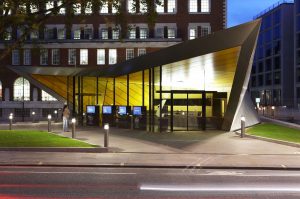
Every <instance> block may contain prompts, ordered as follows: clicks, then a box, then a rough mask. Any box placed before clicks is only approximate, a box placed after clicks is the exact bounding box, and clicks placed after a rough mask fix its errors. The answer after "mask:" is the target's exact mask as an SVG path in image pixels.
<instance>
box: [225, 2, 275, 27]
mask: <svg viewBox="0 0 300 199" xmlns="http://www.w3.org/2000/svg"><path fill="white" fill-rule="evenodd" d="M278 1H279V0H228V24H227V26H228V27H232V26H236V25H238V24H241V23H245V22H248V21H251V20H252V19H253V17H254V16H255V15H257V14H259V13H260V12H261V11H263V10H265V9H267V8H268V7H270V6H272V5H273V4H275V3H277V2H278Z"/></svg>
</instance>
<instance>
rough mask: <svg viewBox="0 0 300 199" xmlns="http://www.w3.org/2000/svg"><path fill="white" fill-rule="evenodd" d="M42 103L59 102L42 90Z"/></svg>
mask: <svg viewBox="0 0 300 199" xmlns="http://www.w3.org/2000/svg"><path fill="white" fill-rule="evenodd" d="M42 101H43V102H48V101H57V99H56V98H55V97H53V96H52V95H50V94H49V93H47V92H46V91H44V90H42Z"/></svg>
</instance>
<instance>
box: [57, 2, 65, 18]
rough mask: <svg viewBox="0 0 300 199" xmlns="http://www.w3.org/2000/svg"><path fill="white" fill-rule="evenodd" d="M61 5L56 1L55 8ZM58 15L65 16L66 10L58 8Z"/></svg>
mask: <svg viewBox="0 0 300 199" xmlns="http://www.w3.org/2000/svg"><path fill="white" fill-rule="evenodd" d="M61 5H62V1H57V6H58V7H59V6H61ZM58 14H60V15H65V14H66V8H60V9H59V11H58Z"/></svg>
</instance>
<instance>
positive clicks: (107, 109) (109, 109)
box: [102, 106, 112, 115]
mask: <svg viewBox="0 0 300 199" xmlns="http://www.w3.org/2000/svg"><path fill="white" fill-rule="evenodd" d="M102 113H103V114H106V115H109V114H112V107H111V106H103V107H102Z"/></svg>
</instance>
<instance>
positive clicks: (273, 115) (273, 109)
mask: <svg viewBox="0 0 300 199" xmlns="http://www.w3.org/2000/svg"><path fill="white" fill-rule="evenodd" d="M272 117H273V119H275V106H272Z"/></svg>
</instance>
